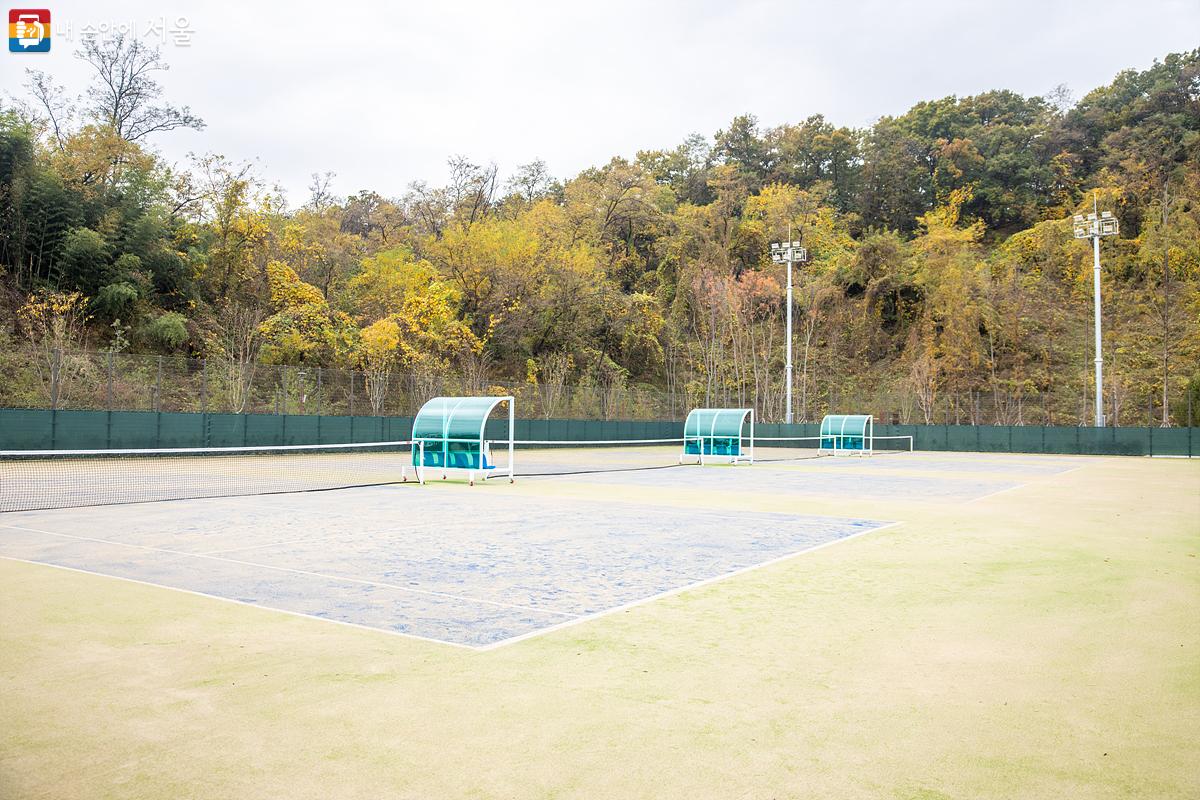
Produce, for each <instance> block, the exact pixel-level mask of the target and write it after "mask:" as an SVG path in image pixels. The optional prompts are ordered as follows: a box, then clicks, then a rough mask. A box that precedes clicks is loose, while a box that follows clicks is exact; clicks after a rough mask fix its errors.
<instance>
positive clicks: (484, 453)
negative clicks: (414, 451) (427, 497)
mask: <svg viewBox="0 0 1200 800" xmlns="http://www.w3.org/2000/svg"><path fill="white" fill-rule="evenodd" d="M476 399H479V398H478V397H435V398H433V399H432V400H429V401H428V402H427V403H425V406H427V405H429V403H433V402H436V401H439V400H443V401H444V400H458V401H459V402H458V403H456V404H455V405H454V406H453V407H451V408H450V410H449V412H447V413H443V414H442V435H441V437H440V438H429V439H428V441H433V442H440V443H449V442H474V441H478V442H479V458H480V461H481V462H484V461H489V460H491V455H492V448H491V440H489V439H487V438H486V437H485V435H484V434H485V432H486V430H487V423H488V419H490V418H491V416H492V412H493V411H495V410H496V406H498V405H500V404H501V403H503V402H505V401H507V402H508V482H509V483H513V482H515V481H516V475H515V474H514V471H513V453H514V451H515V449H516V448H515V446H514V442H515V441H516V437H515V435H514V433H515V429H516V398H514V397H513V396H512V395H505V396H503V397H489V398H488V399H490V400H492V403H491V405H490V406H489V407H488V410H487V413H485V414H484V415H483V418H482V419H481V420H480V422H479V439H478V440H475V439H452V438H450V435H449V434H450V420H451V419H453V417H454V411H455V410H456V409H457V408H458V406H460V405H462V401H463V400H476ZM425 406H422V407H421V411H424V410H425ZM421 411H418V412H417V417H419V416H421ZM413 424H414V426H415V424H416V417H414V418H413ZM501 441H503V440H501ZM425 442H426V439H425V438H418V437H416V436H413V446H414V447H415V446H416V445H417V444H418V443H419V444H420V447H421V455H420V460H419V463H421V464H422V465H424V462H425ZM442 452H443V458H442V480H446V471H447V470H452V469H453V470H460V471H461V470H465V471H466V473H467V483H468V484H470V485H471V486H474V485H475V472H476V470H475V469H474V468H471V467H449V466H446V461H447V460H448V458H447V457H446V456H448V455H449V448H443V451H442ZM478 472H479V473H480V480H481V481H484V482H486V481H487V479H488V477H489V476H488V472H489V470H486V469H484V468H483V463H480V469H479V470H478ZM423 482H424V478H423V477H422V483H423Z"/></svg>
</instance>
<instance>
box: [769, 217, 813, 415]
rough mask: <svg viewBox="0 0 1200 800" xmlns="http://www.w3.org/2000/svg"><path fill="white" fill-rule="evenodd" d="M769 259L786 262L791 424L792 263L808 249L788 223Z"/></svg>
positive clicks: (801, 258)
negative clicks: (794, 236)
mask: <svg viewBox="0 0 1200 800" xmlns="http://www.w3.org/2000/svg"><path fill="white" fill-rule="evenodd" d="M771 260H772V261H774V262H775V263H776V264H787V342H786V344H787V362H786V364H787V365H786V367H785V369H784V373H785V378H784V380H785V381H786V382H787V408H786V410H785V412H784V417H783V421H784V422H786V423H787V424H788V425H791V424H792V264H793V263H797V262H798V263H804V262H805V261H807V260H808V251H806V250H805V249H804V248H803V247H801V246H800V242H798V241H797V242H793V241H792V226H791V225H788V240H787V241H786V242H772V243H771Z"/></svg>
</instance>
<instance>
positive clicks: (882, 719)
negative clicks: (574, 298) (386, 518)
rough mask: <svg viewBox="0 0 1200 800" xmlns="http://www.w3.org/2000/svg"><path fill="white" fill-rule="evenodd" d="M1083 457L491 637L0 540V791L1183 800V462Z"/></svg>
mask: <svg viewBox="0 0 1200 800" xmlns="http://www.w3.org/2000/svg"><path fill="white" fill-rule="evenodd" d="M1088 464H1089V466H1086V467H1085V468H1084V469H1081V470H1078V471H1075V472H1071V473H1068V474H1065V475H1060V476H1057V477H1051V478H1043V479H1032V483H1031V484H1030V485H1029V486H1027V487H1024V488H1022V489H1019V490H1016V491H1012V492H1008V493H1005V494H1000V495H997V496H995V497H993V498H989V499H985V500H981V501H978V502H975V503H970V504H965V505H957V506H948V505H943V506H921V505H918V504H913V505H909V506H897V505H895V504H892V505H883V504H880V505H875V504H871V503H870V502H868V503H866V504H865V505H864V507H862V508H856V509H855V512H856V513H861V515H863V516H872V515H874V516H877V517H882V518H890V519H903V520H905V521H906V524H904V525H901V526H898V527H894V528H890V529H888V530H886V531H882V532H880V533H877V534H872V535H868V536H863V537H860V538H858V539H855V540H853V541H849V542H845V543H843V544H840V545H837V546H834V547H829V548H825V549H823V550H821V551H819V552H815V553H811V554H808V555H805V556H802V557H799V558H796V559H792V560H789V561H786V562H783V563H780V564H777V565H774V566H772V567H770V568H766V569H762V570H757V571H752V572H750V573H747V574H743V575H741V576H739V577H737V578H735V579H732V580H728V581H724V582H719V583H716V584H713V585H710V586H707V587H704V588H701V589H698V590H696V591H693V592H688V593H684V594H682V595H679V596H675V597H671V598H668V599H665V600H662V601H659V602H656V603H652V604H649V605H645V606H640V607H637V608H634V609H631V610H629V611H626V612H622V613H618V614H615V615H612V616H608V617H605V618H602V619H599V620H595V621H592V622H589V623H587V624H584V625H580V626H575V627H572V628H568V629H564V630H562V631H559V632H557V633H555V634H552V635H549V636H545V637H539V638H534V639H531V640H528V641H525V642H523V643H520V644H518V645H515V646H510V647H505V648H501V649H499V650H495V651H491V652H483V653H474V652H467V651H462V650H458V649H454V648H450V647H443V646H439V645H436V644H426V643H422V642H416V641H412V640H407V639H403V638H397V637H392V636H386V635H376V634H373V633H370V632H364V631H361V630H355V629H350V628H345V627H342V626H337V625H328V624H323V623H320V622H316V621H311V620H305V619H299V618H295V617H290V616H286V615H283V614H277V613H273V612H270V611H264V610H258V609H253V608H246V607H240V606H235V605H231V604H227V603H220V602H215V601H210V600H207V599H205V598H201V597H196V596H190V595H186V594H181V593H177V592H172V591H167V590H160V589H155V588H152V587H147V586H140V585H135V584H130V583H126V582H121V581H114V580H110V579H106V578H101V577H93V576H88V575H82V574H76V573H70V572H65V571H62V570H56V569H52V568H48V567H42V566H35V565H29V564H22V563H14V562H9V561H3V560H0V587H2V588H0V606H2V612H0V797H5V798H7V797H37V796H47V797H55V798H70V797H79V798H84V797H87V798H98V797H166V796H179V797H185V796H186V797H214V798H215V797H239V798H257V797H262V798H274V797H281V796H286V797H289V798H307V797H313V798H317V797H382V796H388V797H412V798H430V797H480V798H483V797H586V798H597V797H614V798H617V797H620V798H629V797H654V798H663V797H681V798H682V797H688V798H703V797H743V796H744V797H754V798H766V797H779V798H782V797H840V798H854V797H871V798H981V797H996V798H1001V797H1004V798H1008V797H1023V798H1035V797H1046V798H1059V797H1089V798H1105V797H1113V798H1116V797H1138V796H1142V797H1154V798H1172V797H1179V798H1183V797H1196V796H1200V771H1197V770H1196V769H1195V764H1196V763H1198V762H1200V744H1198V742H1200V622H1198V620H1200V464H1197V463H1194V462H1193V463H1188V462H1184V461H1159V460H1149V459H1104V460H1091V461H1089V462H1088ZM510 489H511V490H515V491H524V492H530V493H544V492H548V491H550V490H551V489H550V484H546V483H540V484H538V483H535V482H529V483H527V484H524V485H521V484H518V486H517V487H510ZM440 490H445V491H453V490H455V489H454V488H453V487H442V488H441V489H440ZM574 491H575V492H577V493H581V494H586V493H589V492H590V491H592V490H590V489H587V488H584V487H582V486H581V487H579V488H577V489H575V490H574ZM628 494H630V495H639V494H645V496H647V497H649V496H653V497H654V498H655V499H656V500H658V501H662V500H663V497H662V493H661V490H659V491H653V490H647V491H646V492H644V493H642V492H640V491H639V490H634V491H631V492H629V493H628ZM673 499H674V500H675V501H678V502H703V503H705V504H709V505H720V504H721V503H722V502H732V501H722V500H720V499H719V498H714V497H712V496H711V494H710V495H708V496H705V497H688V496H687V494H686V493H676V495H675V496H674V498H673ZM754 502H755V505H756V507H761V508H764V509H766V508H771V509H783V508H791V509H795V510H804V511H810V512H814V511H815V512H820V511H835V510H840V511H841V512H842V513H845V507H844V504H841V505H840V507H839V505H838V504H833V503H819V502H800V501H797V500H795V499H790V500H788V499H781V498H771V499H768V498H757V499H754Z"/></svg>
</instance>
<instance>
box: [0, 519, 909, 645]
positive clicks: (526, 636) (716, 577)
mask: <svg viewBox="0 0 1200 800" xmlns="http://www.w3.org/2000/svg"><path fill="white" fill-rule="evenodd" d="M903 524H904V522H903V521H901V522H890V523H887V524H885V525H880V526H878V527H875V528H867V529H866V530H862V531H858V532H857V533H852V534H850V535H849V536H842V537H840V538H837V539H831V540H830V541H827V542H822V543H821V544H818V545H814V546H812V547H806V548H804V549H803V550H797V551H795V552H793V553H786V554H784V555H782V556H778V557H776V558H772V559H769V560H767V561H763V562H760V563H757V564H750V565H748V566H745V567H739V568H738V569H735V570H731V571H729V572H725V573H722V574H720V575H714V576H713V577H711V578H704V579H701V580H698V581H694V582H692V583H689V584H684V585H683V586H677V587H674V588H672V589H667V590H665V591H662V592H658V593H657V594H652V595H648V596H646V597H643V598H640V599H638V600H632V601H630V602H628V603H622V604H621V605H617V606H613V607H612V608H606V609H603V610H601V611H596V612H593V613H591V614H585V615H582V616H578V617H574V618H572V619H569V620H567V621H565V622H560V623H558V624H557V625H550V626H547V627H544V628H538V629H537V630H533V631H529V632H528V633H523V634H520V635H519V636H511V637H509V638H507V639H501V640H499V641H496V642H492V643H490V644H486V645H469V644H460V643H458V642H453V641H450V640H448V639H434V638H432V637H428V636H421V635H419V634H415V633H405V632H403V631H393V630H388V629H387V628H376V627H372V626H369V625H361V624H359V623H356V622H345V621H343V620H337V619H331V618H329V617H319V616H316V615H315V614H306V613H304V612H302V611H289V610H287V609H282V608H275V607H273V606H267V605H259V604H257V603H249V602H246V601H243V600H234V599H233V598H230V597H222V596H220V595H215V594H206V593H204V592H197V591H195V590H192V589H181V588H179V587H176V586H167V585H165V584H160V583H152V582H150V581H143V580H139V579H137V578H125V577H122V576H119V575H109V574H107V573H104V572H93V571H91V570H86V569H79V568H76V567H66V566H61V565H59V564H50V563H47V562H43V561H32V560H29V559H24V558H14V557H12V556H3V555H0V558H4V559H7V560H9V561H19V562H22V563H25V564H34V565H38V566H43V567H54V568H55V569H63V570H68V571H71V572H79V573H82V574H85V575H95V576H98V577H101V578H112V579H113V580H119V581H128V582H130V583H137V584H141V585H143V586H153V587H155V588H159V589H169V590H173V591H176V592H184V593H185V594H191V595H196V596H197V597H210V598H213V599H215V600H223V601H225V602H227V603H235V604H237V605H243V606H249V607H251V608H257V609H262V610H266V611H276V612H278V613H281V614H291V615H292V616H296V617H306V618H308V619H315V620H320V621H321V622H333V623H336V624H338V625H347V626H349V627H352V628H358V629H360V630H366V631H374V632H377V633H384V634H388V635H391V636H402V637H405V638H410V639H418V640H420V641H425V642H435V643H438V644H448V645H451V646H453V647H459V648H464V649H467V650H474V651H476V652H486V651H488V650H495V649H496V648H499V647H504V646H505V645H510V644H516V643H517V642H521V641H524V640H526V639H531V638H533V637H535V636H541V635H543V634H548V633H552V632H554V631H558V630H562V629H563V628H568V627H571V626H573V625H578V624H580V623H583V622H589V621H591V620H594V619H599V618H601V617H604V616H607V615H609V614H616V613H618V612H621V611H626V610H628V609H631V608H635V607H637V606H641V605H645V604H646V603H652V602H654V601H656V600H662V599H664V598H667V597H671V596H673V595H677V594H681V593H683V592H687V591H691V590H692V589H699V588H701V587H703V586H707V585H709V584H713V583H716V582H718V581H723V580H727V579H729V578H733V577H736V576H738V575H741V574H743V573H746V572H750V571H751V570H756V569H762V568H764V567H769V566H771V565H773V564H778V563H781V562H783V561H787V560H788V559H792V558H796V557H798V556H802V555H805V554H807V553H813V552H816V551H817V550H821V549H823V548H826V547H831V546H833V545H835V544H841V543H842V542H848V541H850V540H851V539H856V538H858V537H859V536H865V535H867V534H868V533H877V532H879V531H883V530H887V529H888V528H894V527H896V526H898V525H903ZM0 527H3V528H15V529H18V530H31V531H33V532H35V533H50V534H51V535H58V536H64V537H66V538H79V539H84V538H85V537H73V536H70V535H69V534H54V533H53V532H51V531H38V530H37V529H36V528H21V527H19V526H14V525H0ZM89 541H100V542H103V541H104V540H89ZM130 546H131V547H142V548H144V549H147V550H159V549H160V548H154V547H145V546H143V545H130ZM162 552H167V553H172V552H173V551H169V550H163V551H162ZM181 555H187V554H186V553H185V554H181ZM215 560H222V561H223V560H230V559H215ZM255 566H257V565H255ZM385 585H386V584H385ZM468 599H469V598H468ZM471 602H486V601H475V600H471ZM532 610H535V611H541V609H532ZM553 613H559V614H560V615H562V614H561V612H553ZM562 616H570V615H562Z"/></svg>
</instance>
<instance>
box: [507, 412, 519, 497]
mask: <svg viewBox="0 0 1200 800" xmlns="http://www.w3.org/2000/svg"><path fill="white" fill-rule="evenodd" d="M516 405H517V401H516V399H515V398H514V397H509V398H508V482H509V483H514V482H515V481H516V476H515V475H514V474H513V450H514V449H515V448H514V444H513V442H514V439H515V436H514V431H515V429H516V419H517V409H516Z"/></svg>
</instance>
